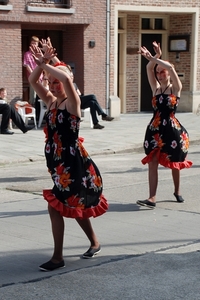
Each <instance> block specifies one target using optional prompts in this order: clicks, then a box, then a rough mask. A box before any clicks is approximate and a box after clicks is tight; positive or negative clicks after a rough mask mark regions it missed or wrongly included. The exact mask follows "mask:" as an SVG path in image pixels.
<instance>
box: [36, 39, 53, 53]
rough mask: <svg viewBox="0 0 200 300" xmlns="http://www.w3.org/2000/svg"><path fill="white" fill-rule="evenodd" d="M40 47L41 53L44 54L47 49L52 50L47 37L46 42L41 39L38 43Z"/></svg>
mask: <svg viewBox="0 0 200 300" xmlns="http://www.w3.org/2000/svg"><path fill="white" fill-rule="evenodd" d="M39 43H40V45H41V46H42V51H43V52H45V51H46V49H47V48H49V47H50V48H53V46H52V44H51V40H50V37H48V38H47V39H46V40H45V39H41V41H40V42H39Z"/></svg>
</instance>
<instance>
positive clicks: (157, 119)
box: [150, 112, 161, 130]
mask: <svg viewBox="0 0 200 300" xmlns="http://www.w3.org/2000/svg"><path fill="white" fill-rule="evenodd" d="M160 122H161V121H160V114H159V112H157V113H156V115H155V117H154V119H153V122H152V123H151V125H150V127H151V129H152V130H155V129H158V128H159V125H160Z"/></svg>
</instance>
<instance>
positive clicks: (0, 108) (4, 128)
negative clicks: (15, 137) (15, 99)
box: [0, 88, 35, 134]
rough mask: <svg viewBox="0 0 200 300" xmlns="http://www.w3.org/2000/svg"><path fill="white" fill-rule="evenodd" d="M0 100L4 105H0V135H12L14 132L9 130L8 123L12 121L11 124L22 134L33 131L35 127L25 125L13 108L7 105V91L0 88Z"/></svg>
mask: <svg viewBox="0 0 200 300" xmlns="http://www.w3.org/2000/svg"><path fill="white" fill-rule="evenodd" d="M0 99H1V100H4V101H5V103H0V114H2V121H1V134H13V133H14V132H13V131H11V130H9V129H8V128H9V122H10V119H12V121H13V123H14V124H15V125H16V126H17V127H18V128H19V129H20V130H21V131H22V132H23V133H26V132H27V131H29V130H31V129H33V128H34V127H35V126H31V125H25V123H24V121H23V120H22V117H21V116H20V114H19V113H18V112H17V111H16V110H15V108H14V107H13V106H11V105H9V104H8V103H7V91H6V89H5V88H0Z"/></svg>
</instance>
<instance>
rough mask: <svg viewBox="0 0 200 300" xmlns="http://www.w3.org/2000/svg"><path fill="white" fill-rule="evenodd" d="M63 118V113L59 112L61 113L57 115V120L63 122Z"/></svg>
mask: <svg viewBox="0 0 200 300" xmlns="http://www.w3.org/2000/svg"><path fill="white" fill-rule="evenodd" d="M63 119H64V117H63V113H62V112H61V113H60V114H59V115H58V122H59V123H63Z"/></svg>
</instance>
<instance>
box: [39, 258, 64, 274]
mask: <svg viewBox="0 0 200 300" xmlns="http://www.w3.org/2000/svg"><path fill="white" fill-rule="evenodd" d="M64 267H65V262H64V260H62V261H61V262H59V263H53V262H52V261H51V260H49V261H48V262H46V263H44V264H43V265H41V266H39V269H40V270H41V271H46V272H47V271H53V270H56V269H60V268H64Z"/></svg>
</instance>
